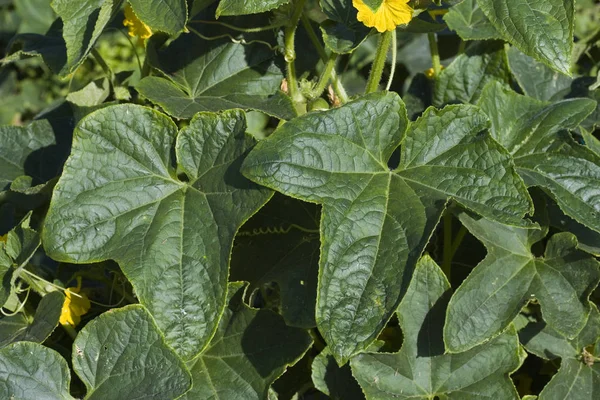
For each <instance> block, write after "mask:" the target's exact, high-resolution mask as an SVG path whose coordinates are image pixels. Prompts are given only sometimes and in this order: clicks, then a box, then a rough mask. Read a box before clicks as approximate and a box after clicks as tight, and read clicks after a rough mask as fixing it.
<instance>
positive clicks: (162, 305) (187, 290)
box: [43, 105, 271, 359]
mask: <svg viewBox="0 0 600 400" xmlns="http://www.w3.org/2000/svg"><path fill="white" fill-rule="evenodd" d="M245 128H246V125H245V118H244V114H243V112H241V111H239V110H236V111H229V112H225V113H223V114H212V113H205V114H199V115H198V116H196V118H194V119H193V120H192V121H191V122H190V124H189V125H188V126H187V127H186V128H185V129H183V130H182V131H181V132H179V133H178V132H177V127H176V126H175V124H174V123H173V122H172V120H170V119H169V118H168V117H167V116H165V115H164V114H161V113H158V112H156V111H153V110H150V109H147V108H144V107H140V106H135V105H119V106H113V107H107V108H103V109H101V110H99V111H96V112H94V113H92V114H90V115H89V116H87V117H86V118H84V119H83V120H82V121H81V123H80V124H79V126H78V128H77V129H76V131H75V138H74V144H73V152H72V154H71V157H70V158H69V160H68V161H67V163H66V165H65V170H64V173H63V175H62V177H61V179H60V180H59V182H58V184H57V186H56V188H55V192H54V196H53V199H52V203H51V205H50V210H49V212H48V216H47V218H46V222H45V227H44V231H43V233H44V237H43V241H44V246H45V248H46V251H47V253H48V254H49V255H51V257H53V258H54V259H56V260H62V261H68V262H78V263H85V262H93V261H100V260H106V259H114V260H115V261H117V262H118V263H119V264H120V266H121V268H122V269H123V271H124V273H125V274H126V275H127V277H128V279H129V280H130V281H131V283H132V285H133V287H134V288H135V290H136V295H137V296H138V298H139V299H140V302H141V303H142V304H144V305H145V306H147V307H148V309H149V311H150V312H151V313H152V316H153V317H154V318H155V319H156V321H157V324H158V326H159V328H160V329H161V330H162V331H163V333H164V334H165V336H166V339H167V343H169V345H171V346H173V347H174V348H175V349H176V350H177V352H178V354H179V355H181V356H182V357H183V358H185V359H190V358H193V357H194V356H195V355H196V354H198V353H199V352H200V351H201V350H202V348H203V347H204V346H205V345H206V344H207V343H208V341H209V340H210V338H211V337H212V335H213V334H214V332H215V330H216V327H217V324H218V320H219V316H220V314H221V312H222V310H223V307H224V304H225V291H226V281H227V275H228V267H229V255H230V252H231V246H232V242H233V238H234V235H235V232H236V231H237V229H238V227H239V226H240V225H241V224H242V223H243V222H244V221H245V220H246V219H248V218H249V217H250V216H251V215H252V214H254V212H256V210H257V209H258V208H260V207H261V206H262V205H263V204H264V203H265V202H266V201H267V200H268V199H269V197H270V196H271V192H270V191H268V190H266V189H261V188H258V187H257V186H256V185H254V184H252V183H251V182H249V181H248V180H247V179H246V178H244V177H243V176H241V175H240V174H239V172H238V169H239V165H240V164H241V162H242V160H243V158H244V154H245V153H246V152H247V151H248V150H249V148H250V147H252V145H253V140H252V139H251V138H250V137H249V136H246V134H245V132H244V131H245ZM74 200H76V201H77V204H78V206H77V207H73V206H72V202H73V201H74ZM50 232H52V233H50Z"/></svg>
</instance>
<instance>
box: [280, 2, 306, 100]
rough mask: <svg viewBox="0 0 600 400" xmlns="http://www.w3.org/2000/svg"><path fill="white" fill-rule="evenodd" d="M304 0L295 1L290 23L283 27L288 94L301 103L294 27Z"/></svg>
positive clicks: (295, 27) (296, 24)
mask: <svg viewBox="0 0 600 400" xmlns="http://www.w3.org/2000/svg"><path fill="white" fill-rule="evenodd" d="M305 2H306V0H297V1H296V5H295V6H296V9H295V10H294V14H293V15H292V19H291V21H290V24H289V25H288V26H287V27H286V28H285V33H284V45H285V48H284V52H285V53H284V57H285V62H286V63H287V83H288V88H289V91H290V96H291V98H292V101H294V103H302V102H303V100H304V99H303V96H302V93H300V88H299V87H298V79H297V78H296V48H295V41H296V29H297V28H298V21H299V20H300V16H301V15H302V11H304V3H305Z"/></svg>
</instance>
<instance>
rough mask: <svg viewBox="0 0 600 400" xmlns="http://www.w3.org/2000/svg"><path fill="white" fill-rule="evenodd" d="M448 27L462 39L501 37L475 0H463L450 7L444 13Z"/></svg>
mask: <svg viewBox="0 0 600 400" xmlns="http://www.w3.org/2000/svg"><path fill="white" fill-rule="evenodd" d="M444 21H446V23H447V24H448V27H449V28H450V29H452V30H453V31H456V33H458V36H460V37H461V38H462V40H488V39H501V38H502V37H501V36H500V34H499V33H498V31H497V30H496V28H494V26H493V25H492V23H491V22H490V20H489V19H487V17H486V16H485V14H484V13H483V11H482V10H481V8H479V5H478V4H477V0H463V1H462V2H461V3H459V4H457V5H455V6H452V7H450V9H449V10H448V13H447V14H446V15H444Z"/></svg>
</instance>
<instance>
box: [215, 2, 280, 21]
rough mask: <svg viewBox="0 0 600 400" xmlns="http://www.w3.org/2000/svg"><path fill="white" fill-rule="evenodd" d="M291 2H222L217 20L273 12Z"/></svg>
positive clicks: (218, 9)
mask: <svg viewBox="0 0 600 400" xmlns="http://www.w3.org/2000/svg"><path fill="white" fill-rule="evenodd" d="M289 2H290V0H245V1H239V0H221V2H220V3H219V7H218V8H217V18H219V17H220V16H222V15H223V16H226V15H248V14H258V13H262V12H265V11H271V10H272V9H274V8H277V7H279V6H282V5H284V4H287V3H289Z"/></svg>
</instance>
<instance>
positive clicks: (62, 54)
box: [0, 20, 70, 77]
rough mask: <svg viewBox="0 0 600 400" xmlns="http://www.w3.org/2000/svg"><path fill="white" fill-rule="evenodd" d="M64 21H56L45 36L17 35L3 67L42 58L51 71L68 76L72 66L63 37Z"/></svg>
mask: <svg viewBox="0 0 600 400" xmlns="http://www.w3.org/2000/svg"><path fill="white" fill-rule="evenodd" d="M62 31H63V24H62V21H60V20H56V21H55V22H54V23H53V24H52V26H51V27H50V29H49V30H48V32H46V34H45V35H39V34H35V33H22V34H19V35H15V36H14V37H13V38H12V39H11V40H10V42H9V43H8V46H7V49H6V54H7V55H6V57H4V58H3V59H1V60H0V61H1V62H2V64H3V65H5V64H9V63H13V62H16V61H19V60H23V59H26V58H29V57H38V56H39V57H42V59H43V60H44V63H45V64H46V65H47V66H48V68H50V70H51V71H52V72H53V73H55V74H58V75H59V76H62V77H64V76H67V75H69V73H70V66H69V65H68V64H67V47H66V43H65V40H64V39H63V37H62Z"/></svg>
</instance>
